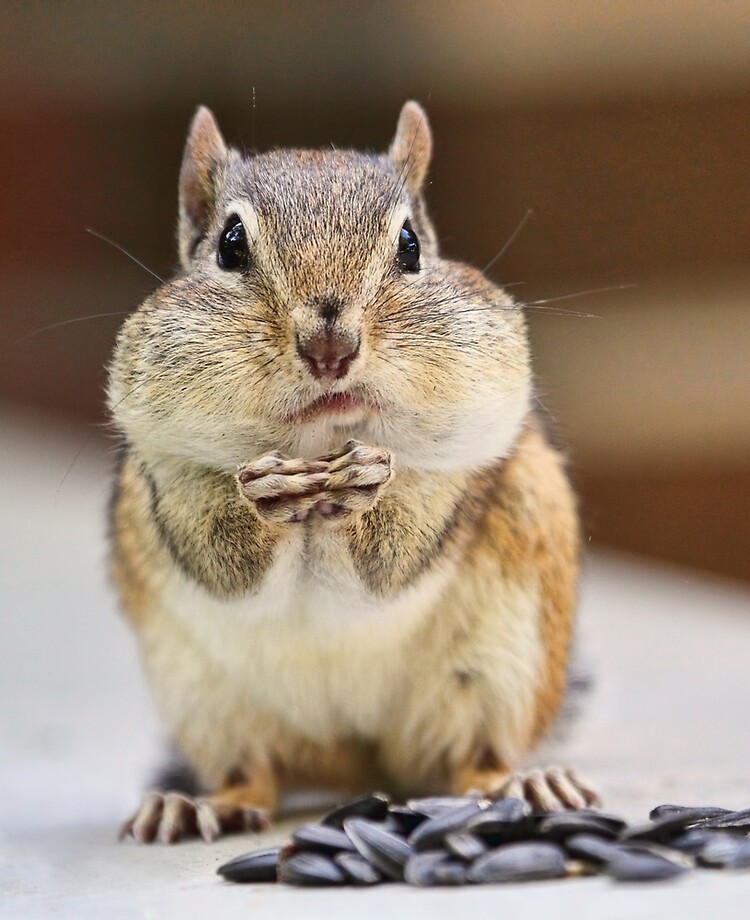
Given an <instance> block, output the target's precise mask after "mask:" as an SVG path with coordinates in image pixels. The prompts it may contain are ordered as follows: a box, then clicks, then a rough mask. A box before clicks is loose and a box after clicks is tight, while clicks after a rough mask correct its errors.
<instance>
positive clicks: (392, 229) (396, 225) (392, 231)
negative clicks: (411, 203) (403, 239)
mask: <svg viewBox="0 0 750 920" xmlns="http://www.w3.org/2000/svg"><path fill="white" fill-rule="evenodd" d="M408 217H409V209H408V208H407V207H406V205H405V204H402V205H400V206H399V207H397V208H394V211H393V214H392V215H391V219H390V221H389V223H388V239H389V240H391V242H392V243H393V245H394V246H397V245H398V235H399V233H400V232H401V228H402V227H403V226H404V221H406V220H407V219H408Z"/></svg>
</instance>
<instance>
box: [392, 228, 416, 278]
mask: <svg viewBox="0 0 750 920" xmlns="http://www.w3.org/2000/svg"><path fill="white" fill-rule="evenodd" d="M396 259H397V260H398V264H399V267H400V268H401V271H404V272H418V271H419V240H418V239H417V234H416V233H415V232H414V230H412V226H411V224H410V223H409V221H408V220H407V221H406V223H405V224H404V226H403V227H402V228H401V230H400V231H399V234H398V255H397V256H396Z"/></svg>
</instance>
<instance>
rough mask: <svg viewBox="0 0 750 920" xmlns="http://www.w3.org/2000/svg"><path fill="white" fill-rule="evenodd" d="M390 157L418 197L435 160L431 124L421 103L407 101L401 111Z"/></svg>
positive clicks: (389, 152) (412, 192)
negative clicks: (432, 160)
mask: <svg viewBox="0 0 750 920" xmlns="http://www.w3.org/2000/svg"><path fill="white" fill-rule="evenodd" d="M388 157H389V159H390V161H391V164H392V165H393V168H394V169H395V170H396V172H397V173H398V174H399V175H400V176H402V177H403V181H404V182H405V183H406V187H407V188H408V189H409V191H410V192H411V194H412V195H413V196H414V197H415V198H416V197H417V195H419V193H420V192H421V190H422V184H423V183H424V179H425V176H426V175H427V170H428V168H429V166H430V159H431V157H432V132H431V131H430V123H429V122H428V121H427V115H426V114H425V111H424V109H423V108H422V106H421V105H419V103H418V102H413V101H410V102H406V103H405V104H404V107H403V108H402V109H401V114H400V115H399V117H398V127H397V128H396V136H395V137H394V138H393V142H392V143H391V147H390V150H389V151H388Z"/></svg>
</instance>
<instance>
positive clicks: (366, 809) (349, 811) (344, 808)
mask: <svg viewBox="0 0 750 920" xmlns="http://www.w3.org/2000/svg"><path fill="white" fill-rule="evenodd" d="M390 803H391V800H390V798H389V797H388V796H387V795H386V794H385V793H384V792H371V793H368V794H367V795H360V796H358V797H357V798H356V799H351V800H350V801H348V802H343V803H342V804H341V805H338V806H337V807H336V808H334V809H333V811H329V812H328V814H327V815H325V817H323V818H321V821H320V823H321V824H325V825H326V826H327V827H338V828H341V827H343V826H344V821H345V820H346V819H347V818H369V819H370V820H371V821H382V820H383V819H384V818H385V816H386V814H387V812H388V806H389V805H390Z"/></svg>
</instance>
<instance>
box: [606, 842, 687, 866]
mask: <svg viewBox="0 0 750 920" xmlns="http://www.w3.org/2000/svg"><path fill="white" fill-rule="evenodd" d="M615 846H616V847H617V849H618V850H620V851H623V850H624V851H625V852H626V853H642V854H645V855H647V856H660V857H661V858H662V859H668V860H669V861H670V862H673V863H676V864H677V865H678V866H684V867H685V868H686V869H694V868H695V859H694V858H693V857H692V856H691V855H690V854H689V853H683V852H682V851H681V850H675V849H673V847H672V846H671V845H670V846H666V845H664V844H661V843H655V842H654V841H653V840H627V841H623V842H622V843H618V844H615Z"/></svg>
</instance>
